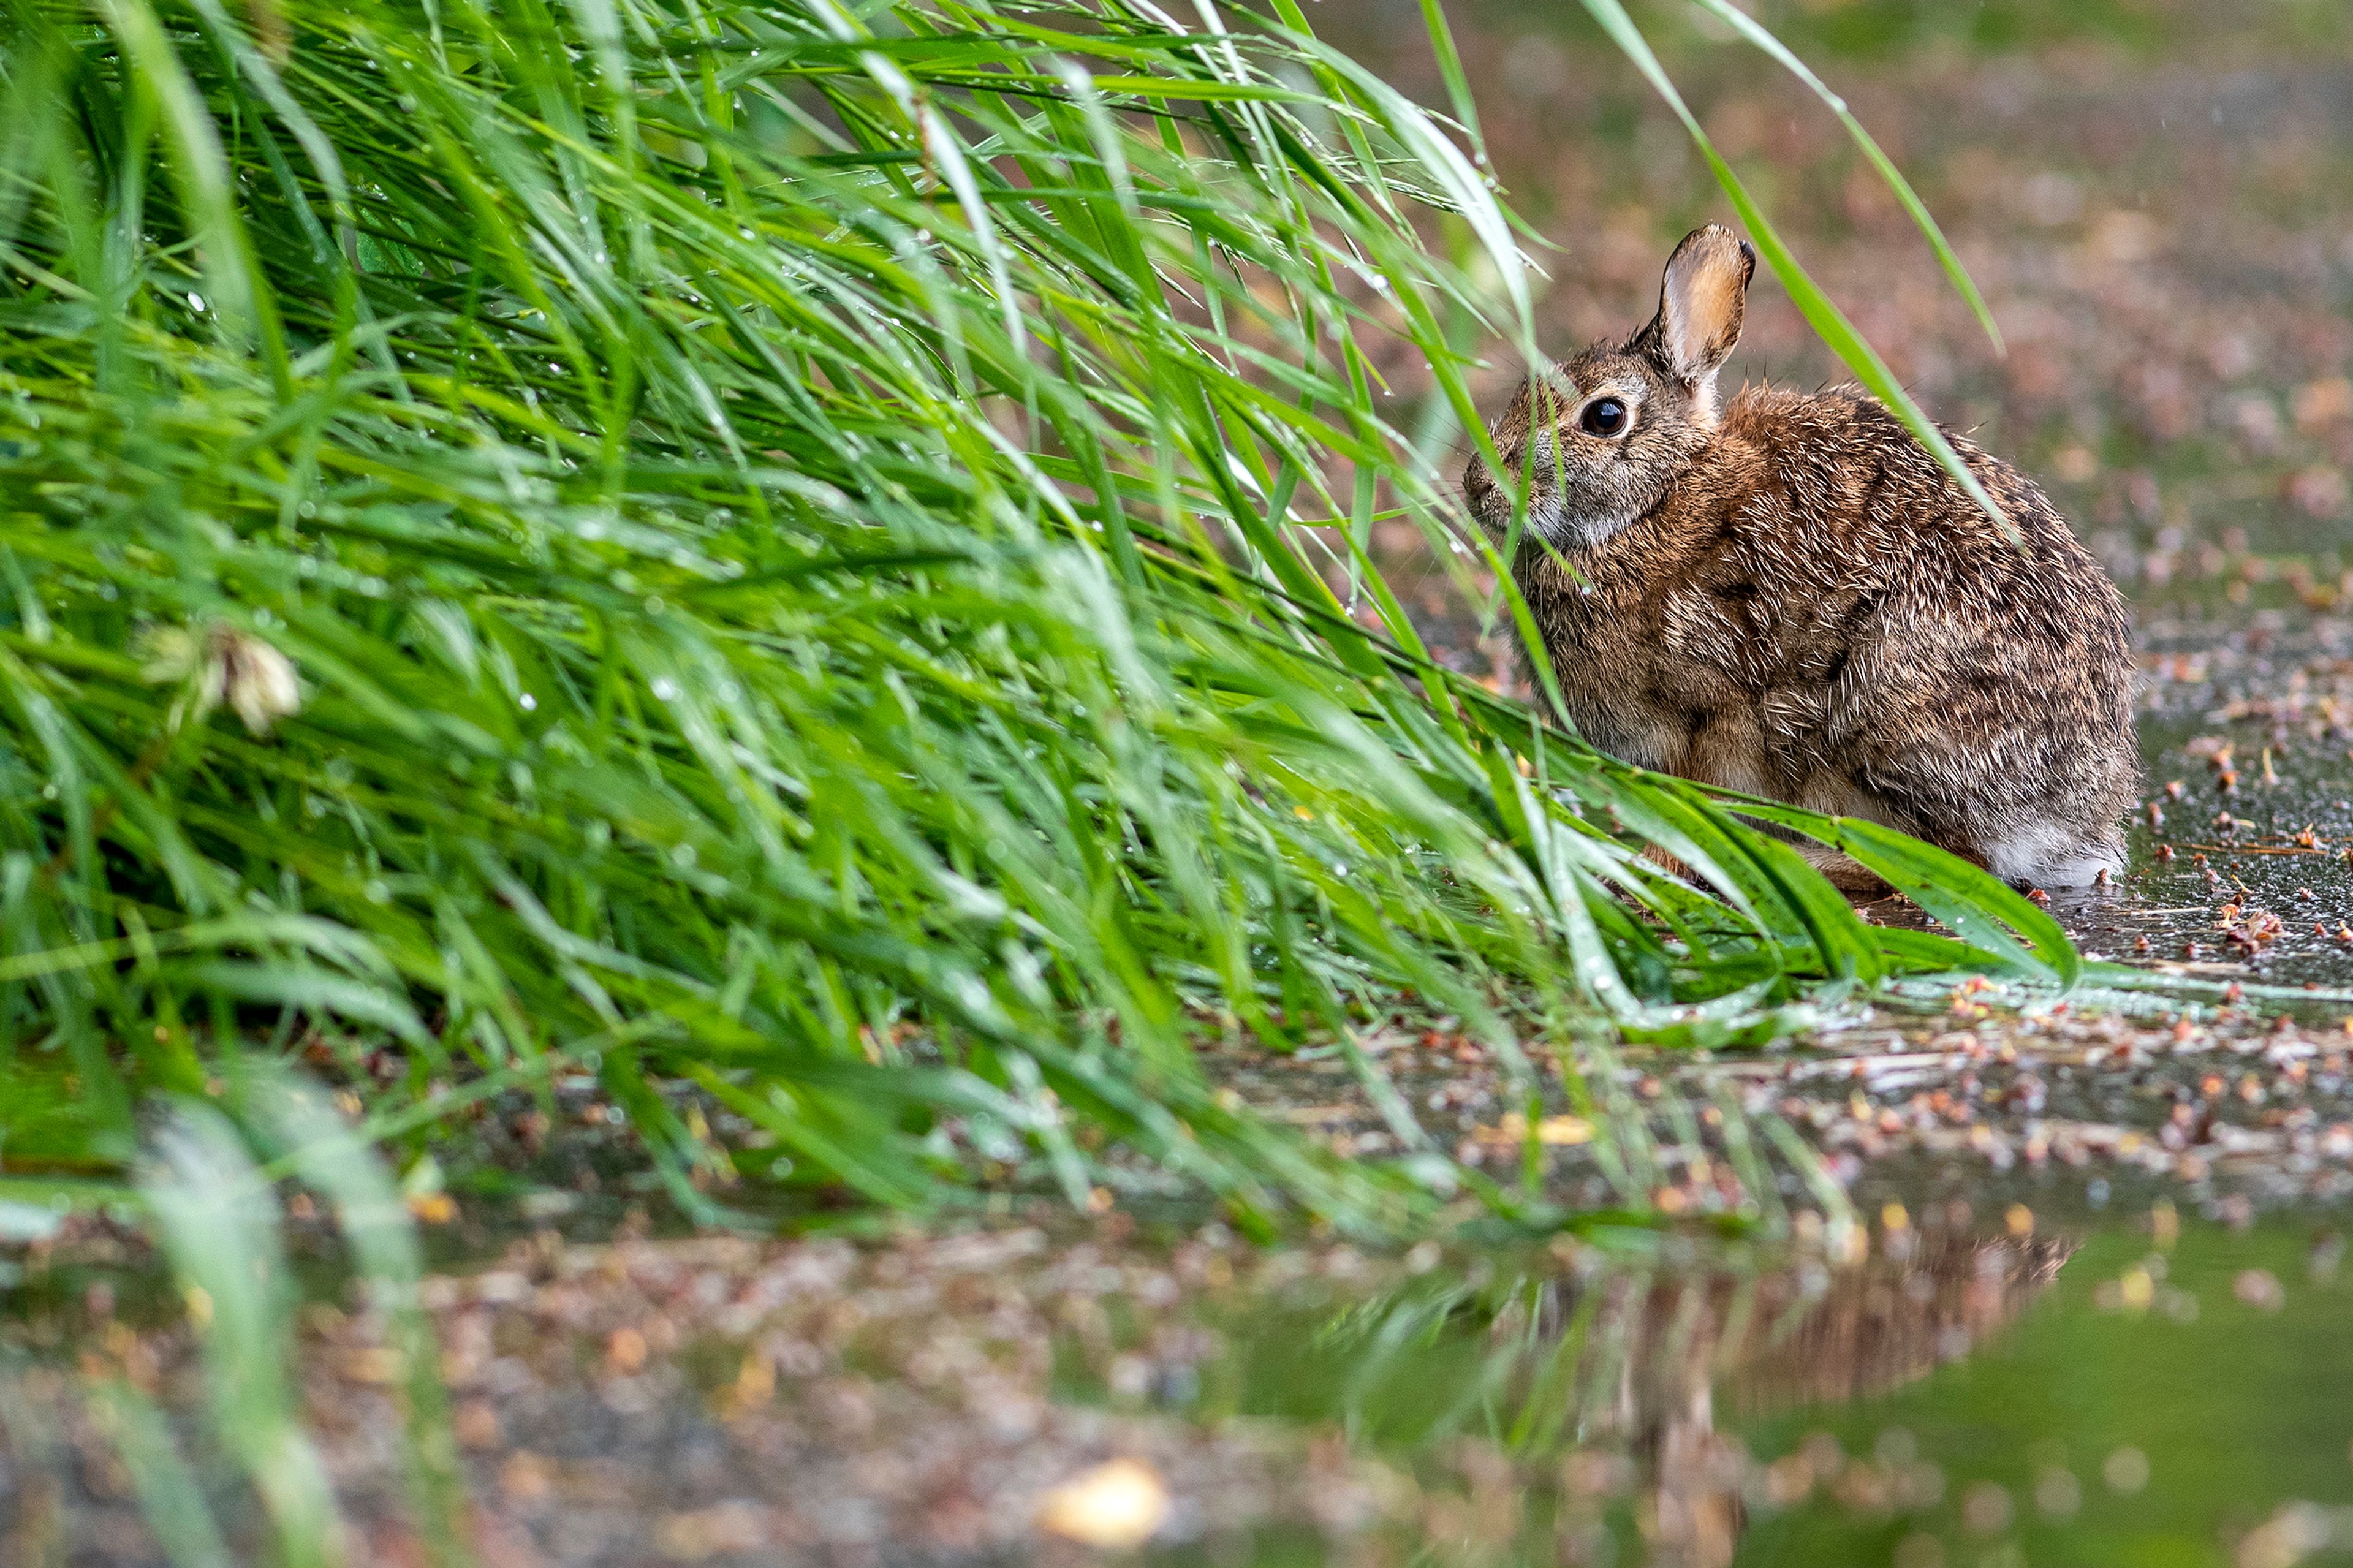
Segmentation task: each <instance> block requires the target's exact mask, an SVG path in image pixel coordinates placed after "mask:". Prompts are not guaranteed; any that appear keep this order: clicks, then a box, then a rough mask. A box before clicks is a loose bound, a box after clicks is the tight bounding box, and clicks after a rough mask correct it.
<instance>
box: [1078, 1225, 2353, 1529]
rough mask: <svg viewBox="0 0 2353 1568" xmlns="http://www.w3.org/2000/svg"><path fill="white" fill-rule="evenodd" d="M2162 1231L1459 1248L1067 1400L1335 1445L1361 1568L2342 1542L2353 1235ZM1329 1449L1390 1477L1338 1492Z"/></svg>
mask: <svg viewBox="0 0 2353 1568" xmlns="http://www.w3.org/2000/svg"><path fill="white" fill-rule="evenodd" d="M2170 1229H2171V1227H2170V1226H2166V1227H2160V1228H2159V1229H2158V1231H2157V1232H2156V1233H2155V1234H2152V1229H2151V1227H2150V1226H2149V1224H2148V1222H2147V1219H2146V1218H2144V1220H2143V1222H2142V1224H2141V1225H2140V1226H2138V1227H2118V1228H2116V1229H2113V1230H2107V1231H2101V1232H2095V1233H2093V1234H2092V1235H2090V1236H2089V1237H2088V1238H2086V1239H2084V1240H2083V1241H2082V1242H2081V1244H2080V1245H2079V1244H2078V1243H2076V1242H2075V1241H2073V1240H2058V1239H2053V1238H2049V1237H2044V1238H2039V1239H2023V1240H2021V1239H2012V1238H2008V1237H2005V1238H2001V1239H1998V1240H1991V1241H1988V1240H1978V1239H1969V1238H1963V1237H1947V1236H1942V1235H1939V1234H1936V1233H1928V1234H1926V1235H1920V1234H1916V1233H1914V1234H1906V1235H1900V1236H1899V1237H1897V1238H1895V1245H1894V1247H1890V1248H1886V1249H1884V1250H1883V1251H1882V1253H1881V1254H1880V1255H1879V1256H1877V1257H1874V1258H1872V1259H1871V1260H1869V1261H1868V1262H1866V1263H1863V1264H1861V1265H1858V1266H1853V1267H1849V1268H1827V1267H1824V1266H1821V1265H1819V1264H1816V1265H1810V1266H1804V1267H1799V1268H1767V1269H1763V1270H1758V1269H1756V1268H1753V1267H1743V1266H1741V1265H1740V1264H1739V1263H1738V1262H1737V1261H1736V1260H1731V1259H1725V1258H1718V1259H1716V1260H1715V1261H1708V1260H1705V1259H1698V1258H1683V1259H1681V1260H1679V1261H1674V1262H1668V1261H1665V1260H1652V1261H1648V1262H1633V1263H1629V1262H1628V1261H1626V1260H1625V1259H1623V1258H1617V1259H1610V1260H1603V1259H1601V1258H1598V1257H1597V1256H1595V1255H1593V1254H1590V1253H1588V1254H1587V1255H1585V1257H1584V1258H1583V1259H1582V1260H1581V1262H1580V1263H1577V1264H1571V1265H1568V1266H1566V1267H1565V1266H1563V1264H1562V1263H1561V1262H1560V1261H1559V1260H1557V1259H1556V1258H1550V1257H1545V1258H1537V1259H1535V1260H1533V1261H1532V1262H1530V1263H1528V1264H1526V1265H1525V1266H1519V1265H1514V1264H1513V1263H1510V1262H1507V1261H1505V1260H1502V1259H1493V1258H1491V1259H1484V1260H1474V1261H1473V1262H1472V1265H1471V1266H1470V1267H1469V1268H1468V1269H1467V1270H1456V1269H1451V1268H1445V1267H1440V1268H1433V1269H1431V1270H1430V1272H1428V1273H1426V1274H1423V1275H1421V1276H1419V1277H1417V1278H1413V1279H1407V1280H1404V1281H1403V1282H1400V1283H1398V1284H1396V1285H1395V1286H1394V1287H1393V1288H1391V1289H1388V1290H1386V1291H1383V1292H1381V1293H1380V1294H1377V1295H1376V1296H1374V1297H1372V1298H1370V1299H1368V1300H1355V1301H1346V1300H1312V1299H1309V1298H1308V1297H1306V1296H1303V1295H1301V1294H1299V1293H1296V1292H1294V1293H1293V1294H1292V1296H1291V1297H1290V1298H1289V1299H1287V1300H1282V1301H1278V1302H1275V1303H1267V1302H1261V1303H1260V1304H1259V1305H1257V1306H1256V1307H1254V1308H1252V1309H1250V1310H1246V1311H1244V1312H1243V1313H1241V1314H1240V1316H1238V1317H1236V1318H1234V1319H1232V1320H1230V1321H1226V1322H1224V1323H1222V1324H1220V1325H1219V1328H1218V1331H1216V1332H1214V1333H1212V1334H1210V1335H1208V1337H1203V1336H1202V1335H1201V1334H1200V1333H1199V1332H1198V1331H1193V1332H1190V1333H1187V1334H1179V1335H1176V1336H1174V1337H1170V1336H1167V1335H1162V1336H1160V1337H1159V1338H1158V1339H1157V1340H1156V1341H1155V1342H1154V1343H1153V1344H1146V1345H1129V1346H1126V1347H1124V1348H1121V1349H1118V1350H1116V1351H1106V1350H1104V1349H1103V1348H1102V1347H1098V1349H1097V1352H1095V1353H1094V1354H1093V1356H1092V1358H1091V1357H1090V1356H1089V1355H1087V1354H1084V1353H1081V1352H1069V1353H1068V1354H1067V1355H1066V1361H1065V1364H1064V1365H1063V1367H1062V1368H1061V1371H1060V1384H1061V1390H1060V1392H1061V1394H1062V1396H1063V1397H1065V1398H1082V1399H1087V1398H1092V1399H1098V1400H1103V1401H1105V1402H1107V1403H1110V1404H1113V1405H1123V1404H1124V1405H1127V1406H1128V1407H1130V1408H1134V1407H1139V1406H1156V1407H1158V1408H1161V1409H1163V1410H1165V1411H1166V1412H1167V1413H1168V1414H1171V1415H1179V1416H1181V1418H1183V1419H1184V1420H1186V1421H1187V1422H1190V1423H1196V1424H1199V1425H1202V1426H1209V1427H1218V1426H1223V1425H1225V1424H1227V1423H1229V1422H1232V1421H1234V1420H1236V1419H1237V1418H1247V1419H1250V1420H1254V1421H1259V1422H1268V1423H1272V1424H1274V1425H1276V1426H1280V1427H1282V1428H1285V1429H1291V1430H1294V1431H1298V1430H1303V1431H1306V1432H1310V1433H1317V1434H1323V1435H1324V1438H1323V1440H1324V1442H1325V1443H1326V1444H1328V1445H1330V1446H1331V1447H1332V1450H1333V1458H1332V1460H1331V1463H1330V1465H1329V1467H1328V1468H1329V1470H1330V1474H1331V1477H1332V1478H1333V1479H1332V1484H1333V1485H1334V1487H1335V1491H1337V1492H1341V1493H1345V1492H1346V1491H1347V1489H1348V1488H1350V1487H1353V1488H1354V1489H1356V1492H1357V1493H1360V1494H1366V1496H1369V1497H1370V1498H1372V1499H1374V1500H1370V1501H1367V1500H1362V1499H1360V1500H1359V1501H1358V1502H1357V1503H1356V1504H1354V1505H1348V1506H1356V1507H1358V1508H1360V1509H1361V1510H1364V1511H1365V1512H1366V1513H1367V1514H1368V1515H1372V1516H1385V1517H1375V1518H1374V1520H1373V1522H1371V1523H1369V1524H1367V1525H1366V1526H1365V1528H1364V1530H1363V1533H1362V1534H1361V1536H1360V1537H1359V1538H1358V1539H1357V1540H1356V1542H1355V1545H1354V1547H1353V1548H1352V1555H1353V1556H1355V1557H1362V1558H1365V1559H1366V1560H1370V1561H1388V1560H1392V1557H1393V1555H1395V1554H1410V1553H1412V1552H1422V1553H1426V1554H1427V1556H1426V1557H1425V1559H1424V1560H1428V1561H1436V1562H1477V1563H1529V1564H1534V1563H1593V1564H1605V1563H1623V1564H1632V1563H1657V1564H1662V1565H1665V1564H1672V1565H1677V1568H1729V1565H1732V1564H1736V1563H1805V1564H1810V1565H1817V1568H1835V1565H1843V1564H1854V1565H1856V1568H1863V1565H1872V1568H1876V1565H1880V1564H1889V1563H1893V1564H1894V1565H1895V1568H1942V1565H1946V1564H1953V1565H1959V1564H1982V1565H1983V1568H2008V1565H2010V1564H2023V1563H2087V1564H2088V1563H2097V1564H2101V1565H2103V1568H2119V1565H2126V1564H2148V1565H2150V1568H2156V1565H2158V1564H2164V1565H2168V1568H2169V1565H2173V1564H2193V1563H2213V1564H2217V1565H2218V1568H2220V1565H2225V1564H2228V1565H2232V1568H2289V1565H2290V1564H2293V1563H2305V1562H2315V1563H2318V1562H2328V1561H2353V1462H2348V1444H2353V1360H2348V1358H2347V1357H2345V1356H2344V1354H2343V1353H2342V1345H2343V1342H2344V1336H2345V1331H2346V1329H2347V1327H2348V1324H2349V1323H2353V1310H2348V1309H2353V1296H2348V1291H2353V1271H2348V1272H2347V1274H2346V1275H2345V1276H2344V1277H2342V1278H2340V1276H2339V1274H2338V1271H2337V1259H2338V1256H2339V1253H2340V1251H2341V1247H2339V1245H2338V1243H2337V1241H2336V1240H2335V1239H2334V1237H2330V1236H2319V1237H2316V1235H2315V1233H2314V1232H2313V1231H2311V1230H2310V1229H2309V1228H2308V1227H2305V1226H2298V1225H2295V1224H2292V1223H2268V1224H2265V1225H2263V1226H2257V1227H2254V1228H2252V1229H2249V1230H2244V1231H2232V1230H2228V1229H2224V1228H2221V1227H2217V1226H2203V1225H2193V1226H2189V1227H2187V1228H2184V1229H2181V1230H2180V1231H2179V1234H2178V1235H2173V1234H2169V1231H2170ZM1114 1385H1115V1386H1118V1387H1121V1388H1123V1389H1124V1391H1125V1392H1124V1394H1120V1395H1114V1394H1108V1393H1106V1390H1107V1389H1108V1388H1110V1387H1113V1386H1114ZM1342 1455H1345V1458H1346V1459H1347V1460H1348V1461H1350V1462H1352V1463H1355V1464H1356V1465H1358V1466H1363V1465H1366V1464H1370V1465H1372V1466H1373V1467H1375V1469H1374V1473H1375V1474H1376V1475H1386V1476H1387V1477H1388V1479H1387V1480H1386V1481H1384V1482H1377V1483H1373V1484H1371V1485H1370V1486H1369V1489H1368V1488H1367V1483H1366V1481H1365V1479H1364V1477H1363V1474H1362V1473H1361V1471H1360V1472H1358V1473H1356V1474H1355V1475H1354V1476H1353V1477H1352V1478H1351V1479H1348V1480H1347V1481H1345V1482H1343V1481H1342V1479H1340V1478H1341V1476H1342V1472H1343V1469H1344V1467H1343V1466H1342V1464H1341V1463H1340V1456H1342ZM1335 1506H1340V1505H1335ZM1329 1544H1330V1543H1329V1542H1328V1541H1327V1542H1323V1543H1321V1544H1320V1545H1319V1543H1317V1542H1313V1541H1311V1540H1309V1539H1307V1538H1305V1537H1303V1535H1302V1534H1301V1533H1300V1532H1299V1531H1296V1530H1295V1529H1293V1530H1275V1531H1269V1532H1261V1534H1258V1535H1253V1536H1250V1537H1249V1538H1247V1539H1240V1538H1233V1537H1229V1538H1226V1539H1223V1540H1220V1541H1219V1542H1214V1543H1212V1542H1198V1543H1196V1544H1195V1545H1193V1546H1192V1547H1189V1548H1187V1549H1182V1550H1178V1551H1176V1552H1172V1553H1170V1556H1171V1558H1172V1560H1176V1561H1205V1562H1206V1561H1215V1562H1220V1563H1278V1562H1293V1561H1300V1562H1307V1561H1331V1560H1334V1558H1333V1557H1332V1556H1330V1555H1328V1547H1329ZM1400 1560H1401V1559H1400Z"/></svg>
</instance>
